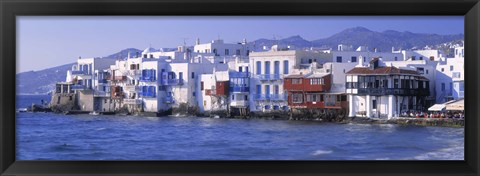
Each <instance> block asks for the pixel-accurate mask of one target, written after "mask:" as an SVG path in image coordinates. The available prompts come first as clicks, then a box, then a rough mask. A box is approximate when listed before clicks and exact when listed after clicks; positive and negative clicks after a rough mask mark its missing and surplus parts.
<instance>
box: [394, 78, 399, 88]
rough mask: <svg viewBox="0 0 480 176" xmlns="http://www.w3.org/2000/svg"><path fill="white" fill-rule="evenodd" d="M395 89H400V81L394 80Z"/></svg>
mask: <svg viewBox="0 0 480 176" xmlns="http://www.w3.org/2000/svg"><path fill="white" fill-rule="evenodd" d="M393 88H395V89H397V88H399V85H398V79H393Z"/></svg>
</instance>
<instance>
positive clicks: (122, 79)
mask: <svg viewBox="0 0 480 176" xmlns="http://www.w3.org/2000/svg"><path fill="white" fill-rule="evenodd" d="M107 79H108V80H111V81H125V80H127V76H108V77H107Z"/></svg>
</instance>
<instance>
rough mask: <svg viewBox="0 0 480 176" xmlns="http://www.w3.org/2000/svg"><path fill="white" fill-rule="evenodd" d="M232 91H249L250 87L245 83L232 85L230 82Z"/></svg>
mask: <svg viewBox="0 0 480 176" xmlns="http://www.w3.org/2000/svg"><path fill="white" fill-rule="evenodd" d="M229 90H230V92H249V91H250V87H246V86H243V85H231V84H230V89H229Z"/></svg>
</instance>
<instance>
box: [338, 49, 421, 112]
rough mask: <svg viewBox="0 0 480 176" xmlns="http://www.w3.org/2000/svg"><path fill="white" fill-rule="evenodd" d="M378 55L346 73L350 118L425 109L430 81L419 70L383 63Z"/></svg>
mask: <svg viewBox="0 0 480 176" xmlns="http://www.w3.org/2000/svg"><path fill="white" fill-rule="evenodd" d="M380 62H381V60H380V59H378V58H375V59H373V60H371V61H370V62H369V64H368V65H366V66H365V65H363V64H359V66H357V67H355V68H353V69H352V70H350V71H348V72H347V73H346V93H347V94H348V101H349V108H350V109H349V114H348V115H349V117H354V116H366V117H376V118H379V117H383V118H392V117H397V116H398V115H400V113H403V112H408V111H424V110H426V108H427V105H426V98H427V97H428V96H429V95H430V83H429V82H430V81H429V80H428V79H427V78H426V77H424V76H423V75H421V74H419V73H418V71H417V70H416V69H407V68H403V69H400V68H397V67H394V66H381V64H380Z"/></svg>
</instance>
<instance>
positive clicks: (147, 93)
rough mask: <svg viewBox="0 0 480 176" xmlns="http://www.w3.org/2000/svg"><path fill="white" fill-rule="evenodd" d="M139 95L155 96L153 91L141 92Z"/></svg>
mask: <svg viewBox="0 0 480 176" xmlns="http://www.w3.org/2000/svg"><path fill="white" fill-rule="evenodd" d="M140 96H142V97H143V98H155V97H157V95H156V94H155V92H141V93H140Z"/></svg>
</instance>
